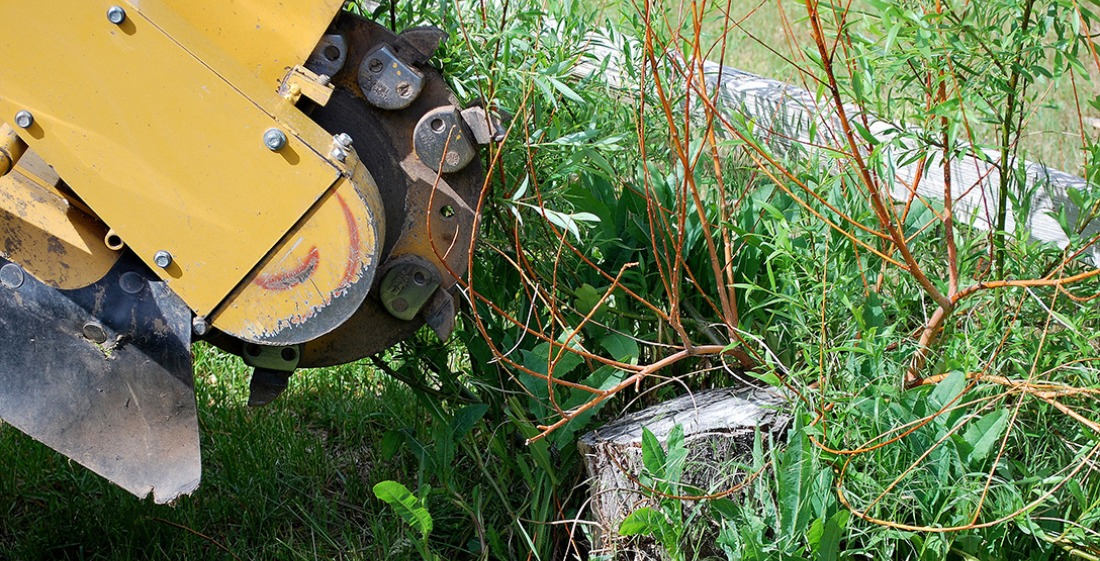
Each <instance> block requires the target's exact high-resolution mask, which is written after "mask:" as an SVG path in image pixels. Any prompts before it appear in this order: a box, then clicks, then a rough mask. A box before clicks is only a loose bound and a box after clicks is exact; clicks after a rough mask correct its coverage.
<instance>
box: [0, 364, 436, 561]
mask: <svg viewBox="0 0 1100 561" xmlns="http://www.w3.org/2000/svg"><path fill="white" fill-rule="evenodd" d="M196 390H197V396H198V400H199V403H200V404H201V407H200V409H199V411H200V424H201V427H202V431H201V433H202V449H203V468H204V476H203V484H202V486H201V487H200V488H199V490H198V491H196V492H195V493H194V494H193V495H191V496H188V497H183V498H181V499H180V500H179V501H178V502H177V503H176V504H175V505H173V506H158V505H155V504H152V501H151V500H147V501H144V502H142V501H138V500H137V499H135V498H134V497H133V496H131V495H130V494H128V493H127V492H125V491H122V490H121V489H119V488H117V487H115V486H113V485H111V484H110V483H107V482H106V481H105V480H103V479H101V478H99V477H97V476H95V475H94V474H92V473H91V472H89V471H87V470H85V469H84V468H82V467H81V466H79V465H76V464H75V463H73V462H70V461H68V460H67V459H66V458H64V457H63V456H61V455H59V454H57V453H55V452H53V451H52V450H49V449H48V448H46V447H45V446H43V445H41V444H39V443H37V442H35V441H33V440H31V439H30V438H28V437H26V436H24V435H22V434H21V433H19V432H18V431H16V430H14V429H13V428H11V427H10V426H4V427H2V428H0V450H3V451H4V452H3V455H4V469H5V471H6V474H5V476H4V477H3V478H0V517H2V520H3V522H2V524H0V559H13V560H32V559H119V560H122V559H155V558H191V559H234V558H240V559H337V558H338V559H382V558H389V557H391V554H393V553H399V552H400V551H402V548H403V544H402V536H403V532H402V531H401V528H400V521H399V520H397V519H396V518H394V517H393V516H391V514H390V513H389V512H387V511H386V510H385V509H383V505H382V503H381V502H380V501H378V500H377V499H375V498H374V496H373V494H372V493H371V486H372V485H373V484H374V483H375V482H377V481H381V480H382V479H387V478H391V479H398V480H408V479H409V478H410V477H412V478H413V479H415V473H416V469H417V465H416V461H415V458H413V457H411V455H410V454H398V455H396V456H395V457H394V458H390V459H382V458H381V457H380V454H379V451H378V449H379V448H378V443H379V442H381V441H382V439H383V435H384V434H385V433H386V431H387V430H389V429H390V428H392V427H395V426H399V427H403V426H407V425H409V424H410V423H411V421H412V419H416V418H418V417H422V416H424V412H423V411H418V405H417V403H418V401H417V400H416V399H415V398H414V397H413V396H412V395H411V392H410V390H409V389H408V388H407V387H406V386H404V385H402V384H400V383H398V382H395V381H393V380H392V379H389V378H388V377H386V376H384V375H381V376H380V375H378V374H376V373H374V372H373V370H372V369H371V368H370V367H367V366H365V365H363V364H352V365H346V366H342V367H339V368H329V369H325V370H321V371H307V372H301V373H299V374H297V375H296V376H295V377H294V378H293V381H292V384H291V387H290V388H289V389H288V391H287V393H286V394H285V395H284V396H282V397H281V398H280V399H279V400H278V401H276V402H275V403H274V404H273V405H271V406H270V407H267V408H264V409H250V408H248V407H247V406H246V404H245V402H246V399H247V376H246V374H245V369H244V367H243V366H242V365H241V364H240V362H239V360H237V359H235V358H232V357H227V356H225V355H223V354H221V353H220V352H218V351H215V350H212V349H210V348H205V347H204V348H199V349H198V352H197V361H196Z"/></svg>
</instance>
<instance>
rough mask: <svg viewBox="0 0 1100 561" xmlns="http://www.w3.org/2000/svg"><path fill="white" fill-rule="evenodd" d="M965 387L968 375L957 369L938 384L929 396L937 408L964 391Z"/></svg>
mask: <svg viewBox="0 0 1100 561" xmlns="http://www.w3.org/2000/svg"><path fill="white" fill-rule="evenodd" d="M965 387H966V375H965V374H963V373H962V372H961V371H958V370H955V371H953V372H951V373H950V374H948V375H947V377H946V378H944V379H943V380H941V381H940V383H938V384H936V388H935V389H934V390H932V393H931V395H929V396H928V401H930V402H932V404H933V405H934V406H935V408H936V409H941V408H943V407H944V406H945V405H947V404H948V403H951V400H953V399H955V398H956V397H957V396H958V395H959V394H960V393H962V391H963V389H964V388H965Z"/></svg>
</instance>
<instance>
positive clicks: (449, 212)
mask: <svg viewBox="0 0 1100 561" xmlns="http://www.w3.org/2000/svg"><path fill="white" fill-rule="evenodd" d="M439 214H441V215H442V216H443V218H450V217H452V216H454V215H455V207H453V206H451V205H444V206H443V208H440V209H439Z"/></svg>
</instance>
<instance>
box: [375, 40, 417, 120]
mask: <svg viewBox="0 0 1100 561" xmlns="http://www.w3.org/2000/svg"><path fill="white" fill-rule="evenodd" d="M423 87H424V75H423V74H421V73H420V71H419V70H416V69H415V68H413V67H411V66H409V65H408V64H406V63H405V61H403V60H401V59H399V58H397V55H395V54H394V53H393V51H392V50H390V48H389V46H387V45H381V46H379V47H378V48H376V49H374V50H373V51H371V52H369V53H367V56H365V57H363V63H362V64H360V65H359V89H361V90H363V95H365V96H366V97H367V102H368V103H370V104H371V105H373V106H375V107H377V108H379V109H389V110H396V109H404V108H406V107H408V106H409V104H411V103H412V102H413V100H414V99H416V97H417V96H418V95H420V90H421V89H422V88H423Z"/></svg>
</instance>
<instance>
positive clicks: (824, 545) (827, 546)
mask: <svg viewBox="0 0 1100 561" xmlns="http://www.w3.org/2000/svg"><path fill="white" fill-rule="evenodd" d="M848 516H849V512H848V511H847V510H842V511H840V512H837V513H836V514H834V515H832V516H831V517H830V518H829V519H828V520H826V521H825V527H824V528H823V529H822V532H821V540H820V541H819V542H818V544H817V550H816V552H815V553H816V558H817V560H818V561H836V559H837V557H838V555H839V554H840V538H841V537H842V536H843V533H844V527H845V526H847V524H848Z"/></svg>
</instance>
